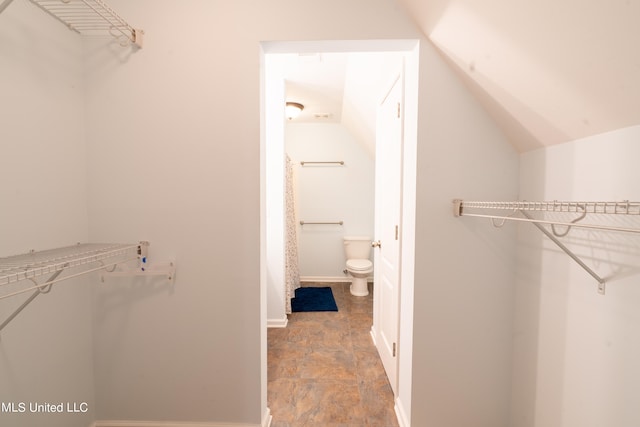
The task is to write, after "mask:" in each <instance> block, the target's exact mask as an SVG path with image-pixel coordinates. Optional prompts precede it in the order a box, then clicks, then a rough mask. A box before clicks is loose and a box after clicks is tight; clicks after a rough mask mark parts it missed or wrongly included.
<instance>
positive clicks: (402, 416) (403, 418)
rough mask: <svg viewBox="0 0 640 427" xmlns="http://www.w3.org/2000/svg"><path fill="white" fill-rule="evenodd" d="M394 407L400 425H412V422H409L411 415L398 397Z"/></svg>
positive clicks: (402, 426)
mask: <svg viewBox="0 0 640 427" xmlns="http://www.w3.org/2000/svg"><path fill="white" fill-rule="evenodd" d="M393 409H394V411H395V413H396V418H397V419H398V425H399V426H400V427H410V425H411V424H409V417H408V416H407V413H406V412H405V410H404V406H403V405H402V402H401V401H400V399H396V402H395V405H394V406H393Z"/></svg>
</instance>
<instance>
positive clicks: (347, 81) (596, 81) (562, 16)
mask: <svg viewBox="0 0 640 427" xmlns="http://www.w3.org/2000/svg"><path fill="white" fill-rule="evenodd" d="M398 2H399V3H400V4H402V5H404V6H405V7H406V9H407V10H408V12H409V13H410V14H411V15H412V16H413V17H414V19H415V21H416V23H417V25H418V26H419V27H420V28H421V29H422V30H423V31H424V33H425V35H426V36H427V37H428V38H429V39H430V40H431V41H432V42H433V44H434V45H435V46H436V48H437V49H438V50H439V51H440V52H441V53H442V54H443V56H444V57H445V59H446V60H447V61H448V62H449V63H450V64H451V65H452V67H453V68H454V69H455V70H456V71H457V72H458V73H459V75H460V76H461V77H462V79H463V80H464V82H465V83H466V84H467V86H468V87H469V89H470V90H471V91H472V92H473V93H474V94H475V95H476V97H477V98H478V99H479V101H480V102H481V103H482V104H483V105H484V107H485V108H486V109H487V111H488V112H489V113H490V114H491V115H492V116H493V117H494V119H495V120H496V122H497V123H498V124H499V125H500V126H501V128H502V129H503V131H504V133H505V135H506V136H507V137H508V138H509V140H510V141H511V142H512V143H513V144H514V146H515V147H516V148H517V149H518V150H519V151H527V150H531V149H535V148H538V147H541V146H549V145H553V144H558V143H562V142H566V141H571V140H574V139H579V138H582V137H586V136H591V135H595V134H599V133H603V132H607V131H610V130H615V129H620V128H624V127H627V126H633V125H638V124H640V0H521V1H513V0H398ZM353 55H354V54H347V53H336V54H326V53H325V54H315V55H300V56H298V57H297V59H296V62H297V65H295V66H293V67H292V68H289V69H288V70H289V71H290V73H289V75H288V76H287V100H290V101H297V102H301V103H302V104H304V105H305V111H304V114H303V115H302V116H301V117H300V118H299V119H297V120H298V121H301V122H309V121H311V122H313V121H318V120H324V121H329V122H342V123H343V124H345V125H346V126H347V127H349V128H350V130H351V131H352V133H354V134H355V135H356V137H357V138H358V139H360V140H363V141H364V143H365V144H368V142H367V141H370V140H371V138H372V135H373V130H374V129H375V109H374V110H373V114H374V116H373V118H371V114H372V111H371V110H370V108H368V107H366V105H369V104H368V103H370V102H371V99H370V98H371V96H372V95H376V96H377V95H378V94H377V92H375V91H373V92H372V90H371V89H369V90H367V88H366V87H365V86H364V84H365V83H366V84H369V85H370V84H379V81H380V79H382V80H384V78H382V77H380V76H372V75H371V74H377V71H376V70H377V68H376V67H379V66H382V65H384V63H385V62H384V61H383V62H378V63H377V65H374V66H369V67H365V73H364V76H367V75H371V78H372V79H373V80H377V81H378V83H373V82H365V81H364V80H363V79H362V76H363V74H358V73H356V72H350V71H349V68H350V67H352V65H350V64H351V63H352V62H354V61H352V60H351V59H349V58H350V57H351V56H353ZM353 68H356V66H355V65H354V66H353ZM366 70H368V71H366ZM372 72H373V73H372ZM356 75H359V76H360V77H354V76H356ZM343 95H345V96H347V97H346V98H343ZM361 105H365V107H360V106H361ZM314 114H320V115H322V116H323V117H324V115H325V114H329V115H330V116H329V117H328V118H320V119H318V118H316V117H314ZM369 145H370V147H369V148H370V149H371V144H369Z"/></svg>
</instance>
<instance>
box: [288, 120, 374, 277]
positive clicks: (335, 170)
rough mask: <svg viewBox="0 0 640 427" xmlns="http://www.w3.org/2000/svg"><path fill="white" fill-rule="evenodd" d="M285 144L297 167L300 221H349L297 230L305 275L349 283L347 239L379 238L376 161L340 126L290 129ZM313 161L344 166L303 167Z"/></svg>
mask: <svg viewBox="0 0 640 427" xmlns="http://www.w3.org/2000/svg"><path fill="white" fill-rule="evenodd" d="M285 141H286V151H287V153H289V156H290V157H291V160H292V161H293V162H294V164H295V166H294V168H295V173H296V177H297V179H296V200H297V207H298V210H297V211H298V221H300V220H303V221H307V222H312V221H320V222H325V221H326V222H334V221H344V224H343V225H342V226H340V225H305V226H300V225H298V241H299V259H300V275H301V276H302V279H306V280H324V279H326V280H335V279H339V280H341V279H347V276H346V275H345V274H344V273H343V272H342V271H343V270H344V269H345V263H346V258H345V255H344V247H343V241H342V237H343V236H345V235H352V236H353V235H356V236H370V238H371V239H373V237H374V236H373V218H374V215H373V214H374V205H373V200H374V197H373V196H374V188H375V184H374V162H375V160H374V159H373V158H372V157H371V155H370V154H369V153H368V152H367V151H366V150H365V149H364V148H363V147H362V145H360V144H359V143H358V141H356V140H355V139H354V137H353V136H352V135H351V134H350V133H349V131H348V130H347V129H346V128H345V127H344V126H343V125H342V124H339V123H320V124H315V123H289V124H287V126H286V133H285ZM314 160H315V161H332V160H341V161H344V162H345V164H344V165H343V166H341V165H333V164H332V165H305V166H301V165H300V161H314ZM371 259H372V260H373V257H372V258H371Z"/></svg>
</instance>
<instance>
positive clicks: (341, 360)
mask: <svg viewBox="0 0 640 427" xmlns="http://www.w3.org/2000/svg"><path fill="white" fill-rule="evenodd" d="M303 286H331V288H332V291H333V295H334V298H335V300H336V303H337V305H338V312H318V313H293V314H291V315H289V324H288V326H287V327H286V328H270V329H268V332H267V334H268V335H267V336H268V374H267V375H268V387H267V391H268V393H267V396H268V397H267V400H268V405H269V408H270V409H271V415H272V416H273V421H272V423H271V426H272V427H311V426H318V427H398V423H397V421H396V416H395V413H394V410H393V393H392V391H391V387H390V386H389V382H388V380H387V377H386V375H385V373H384V368H383V367H382V362H381V361H380V358H379V356H378V353H377V350H376V348H375V347H374V345H373V341H372V340H371V335H370V333H369V332H370V330H371V324H372V317H373V296H372V295H373V293H372V292H371V285H369V291H370V293H369V296H367V297H354V296H352V295H351V294H350V293H349V284H348V283H345V284H342V283H338V284H327V283H304V284H303Z"/></svg>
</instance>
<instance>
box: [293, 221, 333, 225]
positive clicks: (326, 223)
mask: <svg viewBox="0 0 640 427" xmlns="http://www.w3.org/2000/svg"><path fill="white" fill-rule="evenodd" d="M343 224H344V222H343V221H335V222H308V221H300V225H343Z"/></svg>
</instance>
